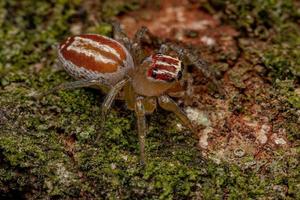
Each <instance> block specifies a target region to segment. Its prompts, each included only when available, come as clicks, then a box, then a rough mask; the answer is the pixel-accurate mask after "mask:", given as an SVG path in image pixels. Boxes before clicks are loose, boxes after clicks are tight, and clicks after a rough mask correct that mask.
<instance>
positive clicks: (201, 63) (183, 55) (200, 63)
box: [166, 43, 227, 96]
mask: <svg viewBox="0 0 300 200" xmlns="http://www.w3.org/2000/svg"><path fill="white" fill-rule="evenodd" d="M166 46H167V47H168V48H169V49H172V50H173V51H175V52H176V53H177V54H178V56H179V59H180V60H182V61H187V62H188V63H190V64H192V65H194V66H195V67H196V68H197V69H198V70H199V71H201V72H202V73H203V74H204V76H205V77H207V78H209V79H210V80H211V81H212V82H213V84H214V85H215V86H216V88H217V90H218V92H219V93H220V94H221V95H222V96H227V93H226V91H225V90H224V89H223V86H222V84H221V83H220V81H218V80H217V79H216V72H215V71H213V70H212V69H211V68H209V64H208V63H207V62H206V61H205V60H203V59H201V58H199V56H198V54H197V53H196V52H194V51H192V50H190V49H186V48H184V47H182V46H180V45H177V44H173V43H169V44H167V45H166Z"/></svg>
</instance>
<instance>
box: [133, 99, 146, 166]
mask: <svg viewBox="0 0 300 200" xmlns="http://www.w3.org/2000/svg"><path fill="white" fill-rule="evenodd" d="M135 114H136V117H137V126H138V136H139V145H140V158H141V164H142V165H144V164H145V163H146V158H145V139H146V131H147V129H146V117H145V114H146V111H145V108H144V105H143V98H142V97H138V98H137V99H136V103H135Z"/></svg>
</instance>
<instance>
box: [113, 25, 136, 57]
mask: <svg viewBox="0 0 300 200" xmlns="http://www.w3.org/2000/svg"><path fill="white" fill-rule="evenodd" d="M109 23H110V24H111V25H112V28H113V38H114V39H116V40H118V41H119V42H121V43H122V44H123V45H124V46H125V47H126V48H127V49H128V50H129V51H131V49H132V46H131V41H130V39H129V38H128V36H127V35H126V33H124V31H123V30H122V28H121V25H120V23H119V22H118V21H116V20H112V21H109Z"/></svg>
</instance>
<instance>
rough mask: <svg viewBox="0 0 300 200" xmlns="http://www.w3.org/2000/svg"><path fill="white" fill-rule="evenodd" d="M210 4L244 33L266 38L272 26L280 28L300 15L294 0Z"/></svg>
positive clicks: (237, 0)
mask: <svg viewBox="0 0 300 200" xmlns="http://www.w3.org/2000/svg"><path fill="white" fill-rule="evenodd" d="M209 5H210V6H209V8H211V9H212V8H213V9H215V10H219V11H220V12H221V13H222V19H223V20H224V21H230V22H231V23H232V24H234V25H236V26H237V27H238V28H239V30H241V31H242V32H243V33H245V34H247V35H251V36H255V37H259V38H264V39H266V38H268V37H269V36H270V33H271V32H269V31H270V28H272V29H275V30H280V29H281V28H283V26H284V25H285V24H286V22H289V21H297V19H299V17H300V12H299V9H297V7H296V2H295V1H293V0H256V1H247V0H244V1H240V0H227V1H223V0H210V1H209Z"/></svg>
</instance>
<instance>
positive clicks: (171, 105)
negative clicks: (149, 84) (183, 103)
mask: <svg viewBox="0 0 300 200" xmlns="http://www.w3.org/2000/svg"><path fill="white" fill-rule="evenodd" d="M158 104H159V105H160V107H162V108H163V109H165V110H167V111H171V112H174V113H175V114H176V116H177V117H178V118H179V119H180V121H181V122H182V123H183V125H184V126H185V127H187V128H189V129H190V130H191V131H192V132H193V133H196V130H195V128H194V126H193V124H192V122H191V121H190V120H189V118H188V117H187V116H186V114H185V113H184V112H183V111H182V110H181V109H180V108H179V107H178V105H177V104H176V103H175V102H174V101H173V100H172V99H171V98H170V97H168V96H167V95H162V96H160V97H158Z"/></svg>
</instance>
